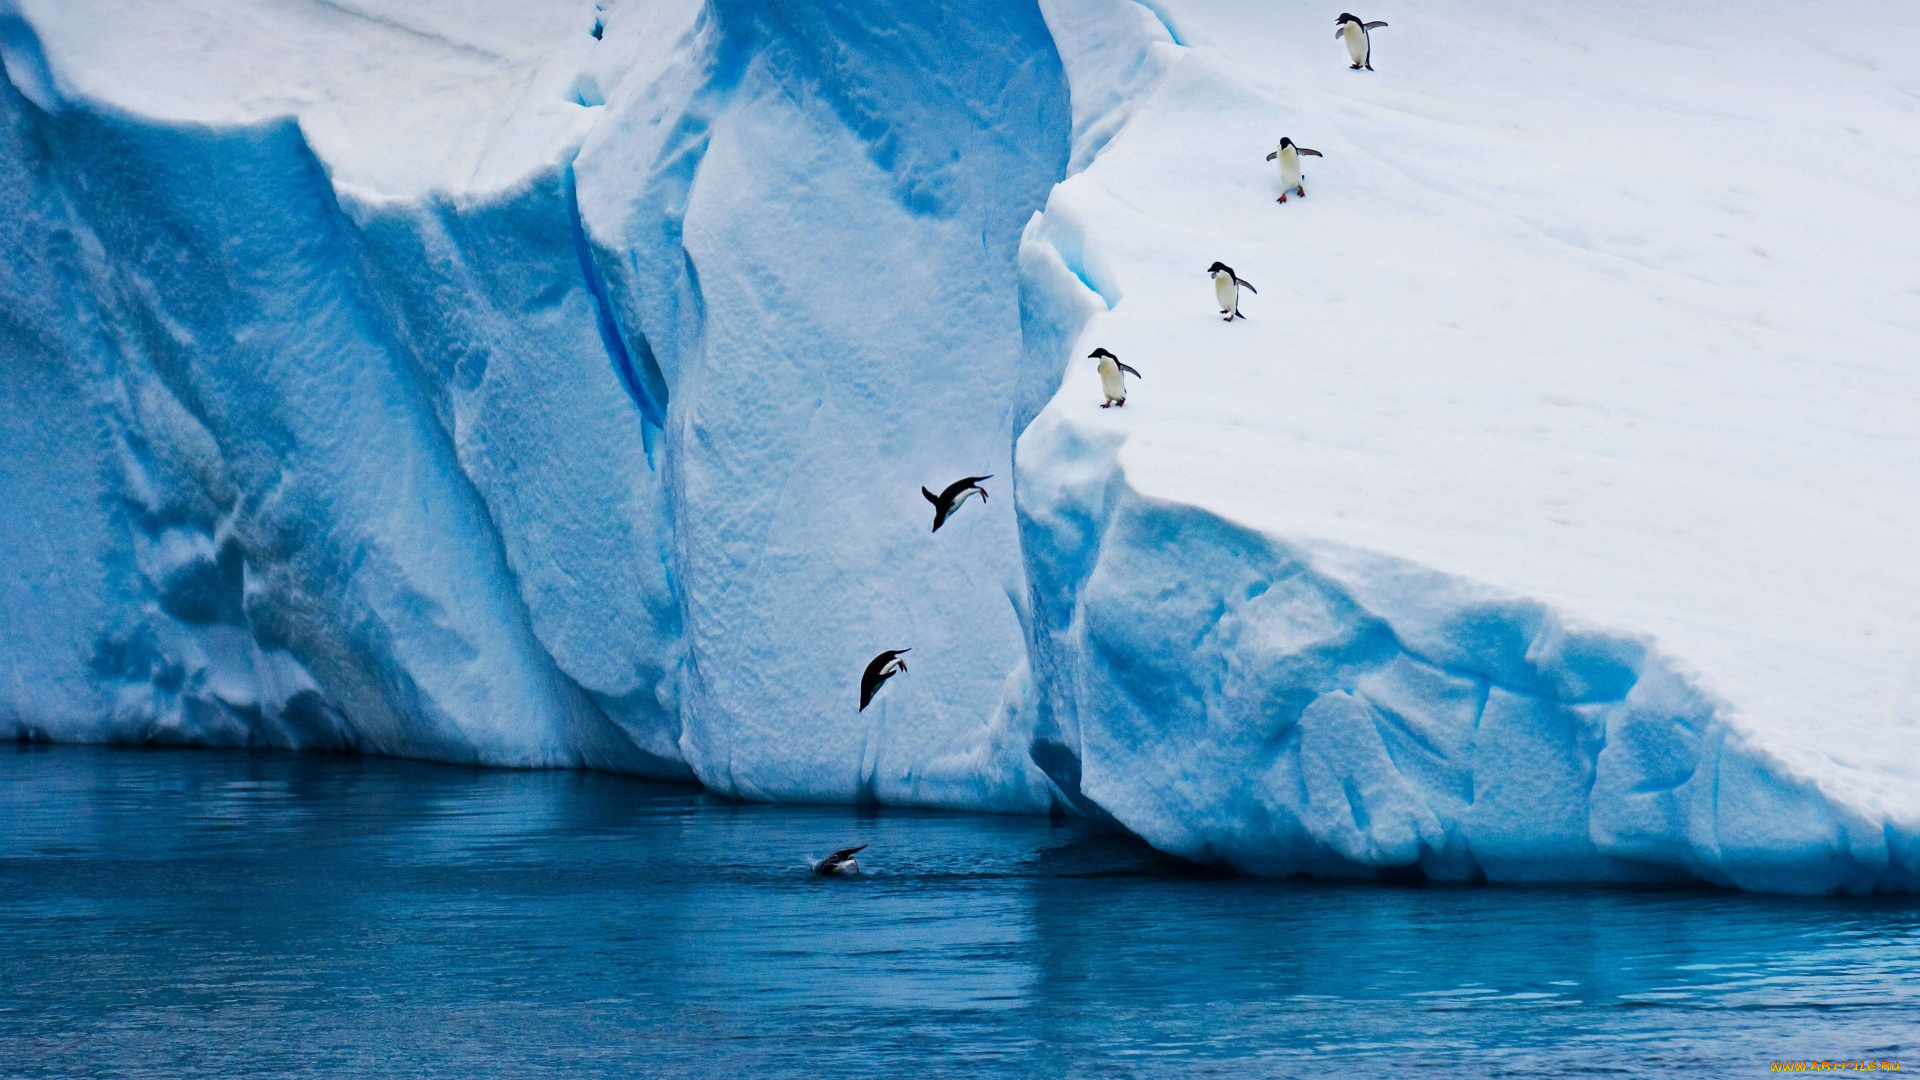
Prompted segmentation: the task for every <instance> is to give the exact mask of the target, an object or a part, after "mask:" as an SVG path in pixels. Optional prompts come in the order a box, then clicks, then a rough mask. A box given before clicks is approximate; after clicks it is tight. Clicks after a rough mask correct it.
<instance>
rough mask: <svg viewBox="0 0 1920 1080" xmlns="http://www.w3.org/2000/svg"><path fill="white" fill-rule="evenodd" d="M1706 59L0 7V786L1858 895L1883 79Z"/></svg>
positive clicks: (1891, 128) (1033, 33)
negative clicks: (9, 764) (1080, 822)
mask: <svg viewBox="0 0 1920 1080" xmlns="http://www.w3.org/2000/svg"><path fill="white" fill-rule="evenodd" d="M1743 11H1744V14H1743V15H1742V16H1741V18H1739V19H1737V20H1727V19H1725V18H1723V16H1724V15H1725V14H1726V13H1725V12H1722V11H1718V10H1715V9H1712V8H1709V9H1703V10H1688V11H1670V10H1661V11H1658V12H1651V11H1633V12H1613V11H1605V12H1602V11H1594V12H1570V13H1562V14H1560V15H1556V17H1555V18H1554V19H1553V20H1551V22H1550V23H1549V22H1548V21H1544V20H1542V19H1540V18H1539V17H1538V16H1536V15H1534V14H1531V13H1529V12H1526V11H1522V10H1520V9H1518V8H1515V7H1513V6H1512V5H1506V4H1502V3H1499V2H1496V0H1478V2H1476V3H1475V4H1471V5H1460V6H1458V7H1457V9H1452V8H1450V9H1447V10H1436V11H1419V12H1414V13H1411V14H1406V13H1394V14H1393V15H1392V16H1391V19H1392V30H1391V36H1389V34H1388V33H1387V32H1382V33H1381V34H1379V35H1378V36H1377V39H1376V50H1375V53H1376V55H1375V58H1374V59H1375V65H1376V71H1374V72H1352V71H1349V70H1347V68H1346V62H1345V60H1344V53H1343V52H1342V50H1341V49H1340V47H1339V45H1338V43H1337V42H1336V41H1334V40H1333V36H1332V27H1331V25H1330V24H1331V18H1330V16H1329V17H1327V18H1322V16H1321V15H1320V14H1314V13H1307V12H1300V11H1292V10H1274V9H1270V8H1267V7H1260V6H1257V5H1242V4H1232V5H1200V4H1191V3H1183V2H1179V0H1155V2H1153V3H1151V4H1142V3H1136V2H1134V0H1039V2H1038V3H1020V2H1013V0H968V2H965V3H959V4H934V3H928V2H917V0H885V2H877V3H870V4H864V5H764V4H755V3H749V2H745V0H710V2H697V0H680V2H667V0H603V2H600V3H592V2H580V3H560V4H533V3H527V2H524V0H461V2H458V3H456V2H453V0H412V2H410V3H406V4H400V3H397V2H393V0H328V2H325V3H318V2H316V3H311V4H299V5H284V4H275V3H266V2H264V0H191V2H186V0H183V2H182V3H179V4H173V5H166V6H165V10H160V9H158V8H156V7H155V6H153V5H142V4H136V3H129V2H127V0H0V64H4V67H5V71H6V76H7V78H6V80H5V81H4V82H0V204H3V205H0V316H3V317H0V401H4V402H5V404H6V409H5V410H4V417H5V418H4V419H3V420H0V458H3V459H4V460H5V461H6V462H7V467H6V468H5V469H4V470H0V506H4V507H5V510H4V512H3V513H0V624H3V625H4V626H5V627H6V630H5V638H4V641H3V643H0V733H4V734H6V735H9V736H11V737H14V738H20V739H45V740H56V741H76V742H121V743H165V744H222V745H249V746H266V747H284V748H334V749H344V750H352V751H358V752H364V753H377V754H391V755H403V756H416V757H423V758H433V759H439V760H449V761H463V762H476V763H484V764H494V765H509V766H562V767H590V768H600V769H611V770H620V771H627V772H633V773H638V774H642V775H648V776H655V777H663V778H673V779H686V780H693V781H697V782H698V783H700V784H702V785H704V786H706V787H708V788H710V789H712V790H714V791H717V792H721V793H724V794H727V795H730V796H735V797H739V798H745V799H757V800H786V801H825V802H871V803H879V804H888V805H924V806H941V807H954V808H966V809H974V810H985V811H996V812H1010V813H1048V812H1060V813H1076V814H1089V815H1096V816H1101V817H1105V818H1110V819H1111V820H1113V821H1115V822H1117V823H1118V824H1119V825H1121V826H1123V827H1125V828H1127V829H1129V830H1131V831H1132V832H1134V833H1136V834H1138V835H1139V836H1141V837H1143V838H1144V839H1146V840H1147V841H1149V842H1150V843H1152V844H1154V845H1156V846H1158V847H1160V848H1162V849H1164V850H1167V851H1170V852H1173V853H1175V854H1179V855H1182V856H1185V857H1188V858H1192V859H1195V860H1200V861H1205V862H1210V863H1217V864H1222V865H1228V866H1232V867H1235V868H1238V869H1240V870H1243V871H1247V872H1252V873H1263V874H1293V873H1314V874H1326V875H1334V876H1358V877H1367V876H1373V877H1386V878H1393V879H1404V878H1407V877H1418V878H1425V879H1431V880H1442V881H1477V880H1493V881H1514V882H1525V881H1658V880H1704V881H1708V882H1713V883H1716V884H1721V885H1728V886H1737V887H1740V888H1746V889H1756V890H1767V891H1783V892H1833V891H1849V892H1866V891H1873V890H1882V891H1911V890H1913V889H1915V888H1916V885H1917V884H1920V795H1916V794H1915V790H1916V789H1915V784H1914V781H1915V779H1916V777H1920V647H1917V646H1920V576H1917V575H1916V572H1915V570H1914V569H1913V566H1912V560H1911V558H1910V557H1909V555H1908V551H1909V549H1910V543H1909V542H1908V540H1909V537H1910V536H1911V535H1912V533H1913V524H1914V521H1913V518H1914V515H1913V513H1912V512H1910V511H1909V510H1908V509H1906V508H1905V504H1904V502H1903V499H1902V496H1903V493H1906V492H1911V491H1913V490H1915V488H1916V480H1920V451H1916V445H1920V444H1916V443H1915V442H1914V441H1913V440H1912V439H1911V437H1910V436H1909V434H1908V432H1909V429H1910V428H1911V421H1912V418H1913V411H1914V406H1913V402H1914V399H1915V383H1914V376H1913V374H1912V372H1911V370H1910V368H1911V365H1910V364H1909V363H1907V362H1906V361H1907V360H1908V359H1909V358H1911V357H1912V356H1914V355H1916V354H1920V321H1916V320H1915V319H1914V318H1913V317H1912V312H1913V311H1915V310H1917V309H1916V308H1915V302H1914V298H1915V297H1916V296H1920V277H1916V273H1920V271H1916V269H1915V264H1914V263H1913V262H1912V260H1911V259H1910V258H1909V257H1908V255H1907V253H1908V252H1910V251H1911V250H1913V249H1914V247H1915V245H1916V242H1920V216H1916V215H1915V214H1914V213H1913V212H1912V210H1913V207H1914V206H1916V205H1920V181H1916V180H1915V179H1914V177H1915V176H1916V175H1920V172H1917V171H1916V169H1915V168H1914V166H1915V165H1916V164H1920V162H1916V161H1915V160H1914V159H1915V158H1916V157H1920V144H1914V143H1913V142H1912V140H1910V139H1909V140H1905V141H1904V142H1903V141H1902V137H1901V135H1900V133H1901V132H1902V131H1904V130H1905V129H1906V127H1909V126H1910V125H1911V120H1912V116H1913V111H1914V108H1915V106H1914V100H1915V95H1916V93H1917V92H1920V91H1916V87H1917V86H1920V84H1917V83H1915V81H1914V69H1913V67H1912V64H1911V62H1910V61H1909V60H1908V59H1907V57H1908V56H1909V55H1910V54H1911V52H1912V50H1911V48H1910V47H1909V46H1910V45H1911V44H1912V43H1913V42H1914V41H1915V40H1916V39H1920V19H1916V17H1915V16H1914V15H1913V14H1912V13H1909V12H1905V11H1903V10H1895V9H1892V8H1888V9H1887V10H1885V11H1882V12H1879V13H1878V15H1877V16H1876V23H1877V25H1879V26H1881V28H1882V33H1881V34H1880V35H1879V36H1877V37H1876V38H1874V39H1871V40H1857V39H1850V42H1849V44H1848V46H1847V48H1848V50H1850V51H1848V52H1846V53H1844V54H1842V53H1839V52H1833V51H1825V50H1823V49H1822V47H1820V46H1819V45H1818V44H1817V42H1818V41H1820V40H1822V37H1821V35H1820V34H1819V33H1818V30H1819V26H1818V20H1817V19H1815V17H1814V16H1813V15H1812V14H1810V13H1808V12H1806V11H1804V10H1803V9H1801V8H1798V7H1793V6H1791V5H1786V4H1773V3H1769V4H1765V5H1762V8H1761V9H1757V10H1751V11H1747V10H1745V9H1743ZM1363 14H1365V13H1363ZM1368 17H1370V18H1371V17H1374V16H1373V15H1371V14H1368ZM1323 23H1324V24H1327V25H1322V24H1323ZM1708 40H1711V41H1712V42H1713V47H1712V48H1710V49H1706V48H1702V47H1701V46H1700V43H1701V42H1703V41H1708ZM1781 72H1806V73H1807V74H1806V76H1805V77H1804V78H1801V77H1799V76H1797V75H1796V76H1795V77H1793V78H1792V79H1790V80H1783V79H1781V77H1780V74H1779V73H1781ZM1784 82H1790V83H1791V85H1790V86H1786V85H1783V83H1784ZM1836 118H1841V119H1839V120H1836ZM1282 135H1292V136H1293V137H1294V138H1296V139H1297V140H1298V141H1301V142H1303V143H1305V144H1307V145H1312V146H1316V147H1318V148H1320V149H1321V150H1322V151H1323V152H1324V153H1325V155H1326V156H1325V157H1324V158H1322V159H1311V160H1310V161H1309V164H1308V180H1307V189H1308V192H1309V195H1308V197H1306V198H1304V199H1290V200H1289V201H1288V202H1287V203H1286V204H1284V205H1281V204H1277V203H1276V202H1275V201H1274V200H1275V196H1277V194H1278V190H1277V187H1278V180H1277V177H1276V176H1275V174H1274V173H1273V172H1272V166H1271V165H1269V164H1267V163H1265V162H1264V161H1263V160H1262V159H1263V158H1264V156H1265V154H1266V153H1267V152H1268V151H1269V150H1271V149H1272V147H1273V144H1274V143H1275V142H1276V141H1277V140H1278V138H1279V137H1280V136H1282ZM1789 162H1790V163H1791V164H1792V169H1793V171H1792V173H1791V176H1789V175H1788V174H1787V173H1785V172H1784V171H1783V168H1782V167H1783V164H1785V163H1789ZM1215 259H1219V260H1222V261H1224V262H1227V263H1229V264H1231V265H1233V266H1234V267H1235V268H1236V269H1237V270H1238V271H1239V272H1240V274H1241V275H1242V276H1243V277H1246V278H1247V279H1248V280H1250V281H1252V282H1253V283H1254V284H1255V285H1256V286H1257V287H1258V288H1259V289H1260V292H1259V294H1258V295H1255V296H1247V297H1245V298H1244V299H1245V303H1244V308H1245V312H1246V314H1247V315H1248V316H1250V319H1249V321H1246V322H1238V321H1236V322H1234V323H1232V324H1225V323H1223V322H1222V321H1221V320H1220V319H1219V317H1218V315H1217V314H1215V313H1214V312H1213V311H1212V309H1211V283H1210V282H1209V281H1208V280H1207V277H1206V274H1205V272H1204V268H1205V267H1206V266H1208V265H1209V264H1210V263H1211V262H1213V261H1214V260H1215ZM1096 346H1098V347H1105V348H1108V349H1111V350H1112V351H1114V352H1116V353H1118V354H1119V355H1120V356H1121V357H1122V358H1123V359H1124V360H1126V361H1127V362H1128V363H1129V364H1130V365H1131V366H1134V367H1137V368H1139V369H1140V370H1141V372H1142V374H1143V376H1144V377H1143V378H1142V379H1141V380H1140V381H1139V382H1138V383H1137V384H1135V385H1134V386H1133V387H1132V388H1131V392H1132V396H1131V397H1130V398H1129V400H1128V402H1127V405H1126V406H1125V407H1124V408H1120V409H1111V410H1105V411H1102V410H1101V409H1100V408H1099V403H1100V400H1101V399H1100V395H1099V392H1098V388H1097V378H1096V376H1095V374H1094V372H1093V370H1092V362H1091V361H1088V360H1085V359H1084V357H1085V355H1086V353H1087V352H1089V351H1090V350H1092V349H1093V348H1095V347H1096ZM988 474H991V475H992V476H993V477H994V479H992V480H989V481H988V482H987V484H986V486H987V489H988V492H989V496H990V497H989V498H988V499H986V500H974V501H971V502H969V503H968V504H967V505H965V506H964V507H962V508H961V509H960V510H959V511H958V512H957V513H956V514H955V515H954V516H953V518H952V519H951V520H950V521H948V522H946V523H945V525H944V527H943V528H942V529H941V530H940V531H939V532H938V533H937V534H936V533H932V532H930V531H929V524H930V521H931V511H930V508H929V507H928V505H927V503H926V500H925V499H924V497H923V496H922V495H921V493H920V489H921V488H922V487H927V488H930V489H932V490H934V491H939V490H941V489H942V488H944V487H945V486H946V485H947V484H948V483H950V482H952V481H953V480H955V479H957V478H959V477H963V476H981V475H988ZM908 646H910V647H912V649H913V650H914V651H913V652H912V654H911V661H912V663H911V671H910V672H909V673H907V674H903V675H901V676H898V677H896V678H895V679H893V680H891V681H890V682H888V684H887V685H886V686H885V687H884V689H883V690H882V692H881V693H880V694H879V695H878V697H876V699H875V700H874V702H873V705H872V707H871V708H869V709H867V710H866V711H865V712H861V711H860V710H859V709H858V708H857V706H858V694H859V680H860V673H861V670H862V668H863V666H864V665H865V663H866V662H867V660H868V659H869V658H870V657H872V656H873V655H874V654H876V653H878V652H880V651H881V650H883V649H890V648H902V647H908Z"/></svg>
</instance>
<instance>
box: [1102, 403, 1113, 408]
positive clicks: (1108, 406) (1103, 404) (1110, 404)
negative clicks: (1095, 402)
mask: <svg viewBox="0 0 1920 1080" xmlns="http://www.w3.org/2000/svg"><path fill="white" fill-rule="evenodd" d="M1100 407H1101V408H1103V409H1111V408H1113V402H1111V401H1103V402H1101V403H1100Z"/></svg>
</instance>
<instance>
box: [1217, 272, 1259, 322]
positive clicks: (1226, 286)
mask: <svg viewBox="0 0 1920 1080" xmlns="http://www.w3.org/2000/svg"><path fill="white" fill-rule="evenodd" d="M1207 273H1208V274H1209V275H1210V276H1211V277H1212V278H1213V298H1214V299H1215V300H1218V301H1220V314H1222V315H1225V316H1226V317H1227V321H1228V322H1232V321H1233V320H1235V319H1244V318H1246V316H1245V315H1242V314H1240V290H1241V289H1245V290H1247V291H1248V292H1250V293H1252V294H1254V295H1255V296H1258V295H1260V290H1259V289H1256V288H1254V287H1253V284H1252V283H1251V282H1247V281H1242V280H1240V278H1239V277H1237V276H1236V275H1235V274H1234V272H1233V267H1231V266H1228V265H1227V264H1226V263H1223V262H1216V263H1214V264H1213V265H1212V266H1209V267H1207Z"/></svg>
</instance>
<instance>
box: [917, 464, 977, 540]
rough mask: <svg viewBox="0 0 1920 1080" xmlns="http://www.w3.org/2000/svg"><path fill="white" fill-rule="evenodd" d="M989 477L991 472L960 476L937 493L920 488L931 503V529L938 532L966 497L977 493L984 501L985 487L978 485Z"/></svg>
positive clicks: (921, 492)
mask: <svg viewBox="0 0 1920 1080" xmlns="http://www.w3.org/2000/svg"><path fill="white" fill-rule="evenodd" d="M991 479H993V474H992V473H988V474H987V475H985V476H966V477H962V478H960V479H958V480H955V481H954V482H953V483H951V484H948V485H947V490H945V491H943V492H941V493H940V494H938V495H935V494H934V493H933V492H931V491H928V490H927V489H926V488H921V489H920V494H922V495H925V496H926V497H927V501H928V502H930V503H932V504H933V531H934V532H939V531H940V526H942V525H945V524H946V523H947V519H948V518H950V517H952V516H953V512H954V511H955V510H958V509H960V504H961V503H963V502H966V501H967V499H968V498H970V497H972V496H974V495H978V496H980V501H981V502H986V501H987V489H986V488H983V487H981V486H980V481H982V480H991Z"/></svg>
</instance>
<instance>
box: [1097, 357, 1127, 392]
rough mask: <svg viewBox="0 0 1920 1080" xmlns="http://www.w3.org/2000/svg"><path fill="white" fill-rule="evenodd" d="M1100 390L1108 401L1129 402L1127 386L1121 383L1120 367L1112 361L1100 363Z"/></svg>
mask: <svg viewBox="0 0 1920 1080" xmlns="http://www.w3.org/2000/svg"><path fill="white" fill-rule="evenodd" d="M1100 389H1101V391H1102V392H1103V393H1105V394H1106V395H1107V400H1108V401H1125V400H1127V387H1126V384H1125V383H1123V382H1121V381H1120V365H1118V364H1116V363H1114V362H1113V361H1111V360H1102V361H1100Z"/></svg>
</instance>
